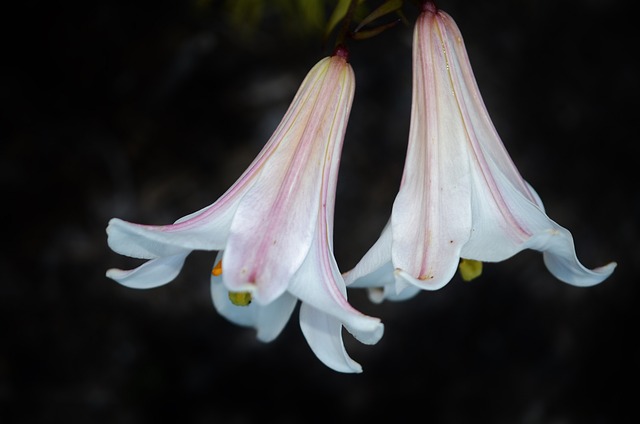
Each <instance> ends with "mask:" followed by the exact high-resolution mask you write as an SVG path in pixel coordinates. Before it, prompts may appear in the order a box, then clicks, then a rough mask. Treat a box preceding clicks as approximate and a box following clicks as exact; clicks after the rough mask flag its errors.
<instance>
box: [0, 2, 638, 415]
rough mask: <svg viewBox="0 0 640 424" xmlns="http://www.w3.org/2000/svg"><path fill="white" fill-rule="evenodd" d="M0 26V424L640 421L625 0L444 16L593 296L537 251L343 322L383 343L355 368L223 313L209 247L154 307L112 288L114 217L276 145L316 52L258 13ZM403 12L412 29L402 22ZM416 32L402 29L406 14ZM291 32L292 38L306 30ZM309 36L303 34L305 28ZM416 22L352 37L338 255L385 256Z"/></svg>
mask: <svg viewBox="0 0 640 424" xmlns="http://www.w3.org/2000/svg"><path fill="white" fill-rule="evenodd" d="M11 3H13V4H12V6H13V7H14V9H10V8H9V6H5V8H6V10H5V12H4V13H3V14H2V18H1V19H2V21H3V24H2V25H1V27H2V28H3V34H2V42H3V51H2V57H3V61H2V64H1V65H0V69H1V72H2V74H1V75H2V78H0V95H1V99H2V102H1V104H2V108H1V111H0V112H1V113H0V122H1V127H0V138H1V152H2V153H1V156H0V161H1V162H0V172H1V173H2V179H1V182H2V194H3V198H4V200H5V201H4V202H3V205H4V206H3V207H2V217H3V221H4V222H5V231H3V235H4V237H3V245H4V248H3V254H2V256H1V257H0V258H1V259H0V270H1V271H2V273H1V275H2V277H3V278H2V280H3V281H2V283H0V331H1V333H0V343H1V347H0V423H3V424H5V423H7V424H8V423H36V422H37V423H54V422H55V423H58V422H64V423H73V422H80V423H151V422H188V423H204V422H207V423H248V422H278V423H294V422H295V423H297V422H342V421H345V422H346V421H357V422H364V421H365V420H371V419H385V418H392V419H393V420H394V422H406V421H408V420H409V419H410V418H411V417H415V418H413V419H416V420H420V421H424V422H434V423H467V422H483V423H484V422H486V423H553V424H556V423H558V424H560V423H580V424H583V423H619V422H630V421H633V417H635V416H637V415H638V414H637V412H636V406H635V405H636V399H637V396H636V395H637V389H636V387H635V383H636V382H637V380H638V377H639V375H638V366H637V358H638V354H639V351H638V348H637V345H636V339H637V337H638V326H637V322H638V318H639V316H638V315H639V313H638V311H639V308H638V306H637V303H636V302H637V301H638V293H639V292H640V290H639V288H638V284H640V283H639V281H638V276H639V275H640V274H639V273H640V266H639V265H638V263H639V261H640V244H639V235H640V232H639V229H638V219H639V218H640V195H639V193H640V192H639V190H638V187H637V183H636V180H637V177H636V175H635V174H636V170H637V169H638V158H639V157H640V148H639V146H640V140H639V139H638V138H639V137H638V132H637V130H636V127H635V125H637V121H638V117H637V115H638V106H637V105H638V102H637V99H638V95H639V94H640V91H639V90H638V75H639V69H638V67H637V49H638V47H637V46H638V34H637V30H636V29H634V28H635V25H636V19H635V16H636V15H635V14H634V13H633V12H632V6H633V2H624V1H622V0H612V1H605V0H584V1H577V0H570V1H563V2H540V1H531V0H522V1H517V2H511V1H504V0H503V1H492V2H483V1H475V2H463V1H459V0H448V1H445V0H442V1H441V2H440V3H439V5H440V7H441V8H443V9H444V10H445V11H447V12H448V13H450V14H451V15H452V16H453V17H454V18H455V19H456V21H457V23H458V25H459V26H460V28H461V30H462V33H463V35H464V37H465V41H466V44H467V48H468V50H469V55H470V57H471V61H472V64H473V65H474V70H475V73H476V77H477V79H478V84H479V86H480V89H481V91H482V93H483V96H484V99H485V102H486V103H487V107H488V109H489V111H490V113H491V115H492V117H493V119H494V123H495V125H496V127H497V128H498V131H499V133H500V134H501V136H502V138H503V140H504V143H505V145H506V147H507V149H508V150H509V152H510V153H511V155H512V157H513V159H514V161H515V163H516V165H517V166H518V167H519V169H520V171H521V173H522V174H523V176H524V177H525V178H526V179H527V180H528V181H529V182H530V183H531V184H532V185H533V186H534V187H535V188H536V190H537V191H538V193H539V194H540V195H541V197H542V199H543V200H544V201H545V205H546V208H547V212H548V213H549V215H550V216H551V217H552V218H553V219H555V220H556V221H557V222H559V223H560V224H562V225H564V226H566V227H567V228H568V229H569V230H571V231H572V233H573V235H574V238H575V241H576V247H577V252H578V256H579V258H580V259H581V260H582V261H583V263H584V264H585V265H586V266H588V267H595V266H599V265H603V264H605V263H607V262H609V261H611V260H615V261H617V262H618V263H619V265H618V269H617V270H616V271H615V273H614V274H613V276H612V277H611V278H610V279H609V280H607V281H605V282H604V283H602V284H600V285H598V286H596V287H592V288H575V287H571V286H569V285H566V284H564V283H561V282H559V281H557V280H555V279H554V278H553V277H552V276H551V275H550V274H549V273H548V272H547V270H546V268H545V267H544V265H543V263H542V258H541V255H540V254H538V253H537V252H530V251H525V252H522V253H520V254H518V255H516V256H515V257H513V258H512V259H509V260H508V261H505V262H502V263H498V264H485V272H484V274H483V275H482V277H480V278H479V279H478V280H475V281H473V282H469V283H465V282H463V281H461V280H460V278H459V277H456V278H454V279H453V280H452V281H451V283H450V284H449V285H447V286H446V287H445V288H443V289H441V290H439V291H436V292H425V293H421V294H420V295H418V296H417V297H415V298H414V299H411V300H409V301H406V302H403V303H385V304H382V305H373V304H371V303H369V302H368V300H367V299H366V296H365V295H364V293H361V292H350V299H351V301H352V303H353V304H354V306H356V307H357V308H359V309H361V310H362V311H363V312H365V313H368V314H371V315H374V316H378V317H381V318H382V319H383V321H384V322H385V325H386V327H385V336H384V337H383V339H382V341H381V342H380V343H379V344H377V345H375V346H363V345H360V344H359V343H357V342H354V341H353V340H352V339H351V338H350V336H348V335H346V336H345V340H346V343H347V347H348V350H349V352H350V354H351V355H352V357H353V358H354V359H356V360H357V361H359V362H360V363H361V364H362V365H363V367H364V373H363V374H359V375H344V374H339V373H335V372H333V371H331V370H330V369H328V368H326V367H325V366H324V365H322V364H321V363H320V361H318V360H317V359H316V358H315V357H314V355H313V353H312V352H311V351H310V349H309V348H308V346H307V344H306V342H305V340H304V338H303V336H302V334H301V332H300V330H299V327H298V323H297V313H295V314H294V317H293V318H292V320H291V321H290V322H289V325H288V326H287V327H286V328H285V330H284V332H283V334H282V335H281V336H280V337H279V338H278V339H277V340H276V341H274V342H273V343H270V344H262V343H260V342H257V341H256V340H255V337H254V333H253V331H252V330H248V329H244V328H239V327H236V326H234V325H232V324H230V323H228V322H226V321H225V320H224V319H223V318H221V317H220V316H218V315H217V314H216V312H215V311H214V309H213V306H212V305H211V300H210V297H209V288H208V284H209V283H208V280H209V272H210V267H211V265H212V261H213V257H214V254H213V253H210V252H194V253H193V254H192V255H191V256H190V257H189V259H188V260H187V263H186V265H185V267H184V270H183V272H182V273H181V274H180V276H179V277H178V278H177V279H176V280H175V281H174V282H173V283H171V284H168V285H166V286H164V287H160V288H157V289H153V290H148V291H136V290H132V289H127V288H124V287H122V286H119V285H118V284H116V283H115V282H113V281H110V280H108V279H107V278H105V276H104V273H105V271H106V270H107V269H108V268H111V267H120V268H128V267H131V266H133V265H134V264H135V263H134V261H131V260H129V259H127V258H123V257H121V256H118V255H116V254H115V253H113V252H111V251H110V250H109V249H108V247H107V245H106V236H105V232H104V229H105V227H106V224H107V221H108V220H109V218H111V217H120V218H123V219H127V220H130V221H134V222H141V223H149V224H161V223H162V224H164V223H169V222H172V221H173V220H175V219H177V218H178V217H180V216H182V215H185V214H187V213H189V212H192V211H194V210H196V209H199V208H201V207H203V206H205V205H208V204H210V203H212V202H213V201H214V200H215V199H217V197H218V196H219V195H220V194H222V193H223V192H224V190H225V189H226V188H228V187H229V185H230V184H231V183H233V181H235V179H236V178H237V177H238V176H239V175H240V173H241V172H242V171H243V170H244V167H246V166H247V165H248V164H249V162H250V161H251V160H252V159H253V157H254V156H255V154H256V153H257V152H258V151H259V150H260V148H261V147H262V145H263V144H264V142H265V141H266V140H267V138H268V137H269V135H270V134H271V131H272V130H273V129H274V128H275V126H276V125H277V123H278V122H279V120H280V118H281V116H282V114H283V112H284V111H285V109H286V107H287V106H288V102H289V101H290V100H291V98H292V96H293V94H294V92H295V90H296V89H297V87H298V84H299V83H300V82H301V81H302V78H303V77H304V75H305V74H306V72H307V71H308V70H309V69H310V68H311V66H313V64H315V63H316V62H317V61H318V60H319V59H320V58H321V57H323V56H325V55H327V54H328V53H330V46H323V44H322V42H321V36H320V35H319V33H318V32H317V31H315V32H314V31H313V30H309V27H308V26H307V27H305V26H304V25H302V26H300V27H299V26H297V25H296V21H295V20H292V18H291V17H287V18H286V19H282V15H279V14H278V11H275V10H272V9H270V7H269V5H272V4H276V3H277V2H273V3H270V2H268V1H265V2H263V3H264V4H263V6H264V7H265V10H264V11H263V13H264V15H262V17H261V19H260V20H258V23H257V24H256V25H255V26H254V27H252V28H251V29H250V31H245V30H243V29H241V28H240V27H238V26H237V25H234V24H233V23H234V22H236V23H237V22H243V21H242V20H240V21H238V20H237V19H236V20H235V21H234V18H233V17H231V16H230V15H229V13H228V11H227V9H225V8H224V7H223V6H224V5H225V3H224V2H216V1H211V2H206V1H195V0H192V1H177V2H124V1H120V2H117V1H116V2H112V1H99V0H98V1H93V2H84V3H66V2H11ZM414 12H415V11H414ZM407 17H408V19H409V20H410V23H411V22H413V20H414V19H415V13H413V14H412V13H411V7H409V8H408V13H407ZM296 28H298V29H296ZM305 28H306V29H305ZM411 33H412V28H411V25H409V26H404V25H397V26H396V27H394V28H392V29H390V30H388V31H386V32H384V33H382V34H381V35H379V36H377V37H374V38H373V39H370V40H364V41H358V42H354V43H351V44H350V48H351V53H352V60H351V61H352V64H353V67H354V69H355V73H356V77H357V89H356V98H355V101H354V105H353V112H352V117H351V120H350V123H349V128H348V131H347V139H346V141H345V147H344V152H343V158H342V168H341V174H340V180H339V187H338V194H337V206H336V224H335V229H336V233H335V250H336V257H337V260H338V263H339V264H340V266H341V267H342V269H344V270H347V269H349V268H350V267H351V266H353V265H354V264H355V263H356V262H357V260H358V259H359V258H360V256H361V255H362V254H363V253H364V252H365V251H366V249H367V248H368V247H369V246H370V245H371V243H372V242H373V241H374V240H375V239H376V238H377V236H378V233H379V232H380V230H381V229H382V226H383V225H384V223H385V221H386V219H387V218H388V214H389V212H390V208H391V203H392V202H393V197H394V195H395V193H396V191H397V188H398V183H399V179H400V175H401V172H402V166H403V161H404V149H405V146H406V137H407V134H408V124H409V115H408V113H409V108H410V94H411Z"/></svg>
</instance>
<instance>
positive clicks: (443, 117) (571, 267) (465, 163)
mask: <svg viewBox="0 0 640 424" xmlns="http://www.w3.org/2000/svg"><path fill="white" fill-rule="evenodd" d="M412 96H413V99H412V110H411V122H410V130H409V142H408V149H407V155H406V162H405V168H404V173H403V177H402V181H401V186H400V190H399V192H398V194H397V196H396V199H395V201H394V204H393V209H392V214H391V219H390V223H388V224H387V226H386V227H385V228H384V230H383V232H382V235H381V236H380V238H379V239H378V241H377V242H376V243H375V244H374V245H373V246H372V247H371V249H370V250H369V251H368V252H367V253H366V254H365V256H364V257H363V258H362V259H361V261H360V262H359V263H358V264H357V265H356V266H355V267H354V269H352V270H351V271H349V272H348V273H346V274H345V281H346V282H347V285H348V286H349V287H373V289H372V290H371V291H370V297H371V299H372V300H374V301H381V300H382V299H384V298H387V299H396V300H399V299H403V298H407V297H410V296H412V295H414V294H416V293H417V292H418V291H419V290H423V289H426V290H436V289H439V288H441V287H443V286H444V285H445V284H447V283H448V282H449V281H450V280H451V278H452V277H453V276H454V274H455V272H456V269H457V268H458V266H459V263H460V259H461V258H466V259H470V260H473V261H484V262H498V261H503V260H505V259H507V258H509V257H511V256H513V255H515V254H516V253H518V252H520V251H522V250H524V249H534V250H538V251H541V252H543V257H544V263H545V264H546V266H547V268H548V269H549V271H550V272H551V273H552V274H553V275H554V276H555V277H556V278H558V279H559V280H561V281H564V282H566V283H569V284H572V285H575V286H591V285H594V284H598V283H600V282H601V281H603V280H604V279H606V278H607V277H608V276H609V275H611V273H612V272H613V270H614V268H615V266H616V264H615V263H610V264H608V265H606V266H603V267H600V268H596V269H593V270H589V269H587V268H585V267H584V266H583V265H582V264H581V263H580V262H579V261H578V259H577V257H576V253H575V247H574V243H573V237H572V236H571V233H570V232H569V231H567V230H566V229H565V228H563V227H561V226H560V225H558V224H557V223H555V222H554V221H553V220H551V219H550V218H549V217H548V216H547V215H546V213H545V211H544V207H543V205H542V201H541V200H540V197H539V196H538V195H537V193H536V192H535V191H534V190H533V188H532V187H531V186H530V185H529V184H528V183H527V182H526V181H525V180H524V179H523V178H522V177H521V176H520V174H519V172H518V170H517V169H516V167H515V165H514V164H513V162H512V160H511V158H510V157H509V155H508V153H507V151H506V150H505V147H504V145H503V144H502V141H501V140H500V137H499V136H498V134H497V132H496V129H495V128H494V126H493V123H492V122H491V119H490V118H489V114H488V112H487V109H486V107H485V105H484V103H483V100H482V97H481V96H480V91H479V90H478V86H477V84H476V80H475V78H474V75H473V72H472V69H471V65H470V63H469V58H468V56H467V52H466V49H465V46H464V42H463V39H462V35H461V33H460V30H459V29H458V27H457V25H456V24H455V22H454V21H453V19H452V18H451V17H450V16H449V15H448V14H447V13H445V12H443V11H441V10H438V9H437V8H436V7H435V5H434V4H433V3H432V2H426V3H425V4H424V8H423V11H422V14H421V15H420V17H419V18H418V21H417V23H416V26H415V31H414V39H413V94H412ZM467 262H468V261H467ZM467 265H471V267H469V268H475V267H474V266H473V265H474V264H473V262H470V263H467ZM469 270H470V272H469V275H473V274H477V272H478V270H477V268H476V269H473V270H472V269H469Z"/></svg>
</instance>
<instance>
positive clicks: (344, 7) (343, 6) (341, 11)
mask: <svg viewBox="0 0 640 424" xmlns="http://www.w3.org/2000/svg"><path fill="white" fill-rule="evenodd" d="M350 3H351V0H338V4H337V5H336V7H335V9H333V12H332V13H331V17H330V18H329V21H328V22H327V27H326V28H325V31H324V39H325V40H326V39H328V38H329V34H331V32H332V31H333V30H334V29H335V27H336V25H338V22H340V21H341V20H342V19H344V17H345V16H346V15H347V12H348V11H349V4H350Z"/></svg>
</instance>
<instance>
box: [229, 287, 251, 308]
mask: <svg viewBox="0 0 640 424" xmlns="http://www.w3.org/2000/svg"><path fill="white" fill-rule="evenodd" d="M229 300H230V301H231V303H233V304H234V305H236V306H247V305H249V303H251V293H250V292H232V291H230V292H229Z"/></svg>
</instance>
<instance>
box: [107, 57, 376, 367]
mask: <svg viewBox="0 0 640 424" xmlns="http://www.w3.org/2000/svg"><path fill="white" fill-rule="evenodd" d="M354 90H355V77H354V74H353V69H352V68H351V65H350V64H349V63H348V62H347V52H346V50H345V49H340V48H339V49H337V50H336V53H335V54H334V55H333V56H330V57H326V58H324V59H322V60H321V61H320V62H318V63H317V64H316V65H315V66H314V67H313V69H311V71H310V72H309V74H308V75H307V77H306V78H305V80H304V81H303V83H302V85H301V87H300V88H299V90H298V92H297V94H296V96H295V98H294V99H293V102H292V104H291V106H290V107H289V109H288V111H287V112H286V114H285V116H284V118H283V119H282V122H281V123H280V125H279V126H278V127H277V128H276V130H275V132H274V134H273V135H272V137H271V138H270V139H269V141H268V142H267V144H266V145H265V147H264V149H263V150H262V151H261V152H260V153H259V155H258V156H257V158H256V159H255V160H254V161H253V163H251V165H250V166H249V168H248V169H247V170H246V171H245V172H244V174H242V176H241V177H240V179H238V181H236V183H235V184H234V185H233V186H232V187H231V188H229V190H227V192H226V193H224V194H223V195H222V197H220V198H219V199H218V200H217V201H216V202H215V203H213V204H212V205H210V206H208V207H206V208H204V209H201V210H199V211H197V212H195V213H192V214H190V215H187V216H185V217H183V218H180V219H178V220H177V221H176V222H175V223H174V224H173V225H162V226H150V225H140V224H133V223H129V222H125V221H122V220H120V219H112V220H111V221H110V222H109V225H108V227H107V234H108V243H109V246H110V247H111V249H113V250H114V251H115V252H117V253H120V254H122V255H126V256H130V257H134V258H141V259H148V261H147V262H145V263H144V264H142V265H141V266H139V267H138V268H135V269H133V270H129V271H123V270H118V269H110V270H109V271H107V276H108V277H110V278H112V279H114V280H115V281H117V282H118V283H120V284H122V285H124V286H127V287H133V288H151V287H157V286H160V285H163V284H166V283H168V282H170V281H171V280H173V279H174V278H175V277H176V276H177V275H178V273H179V272H180V270H181V268H182V265H183V263H184V261H185V259H186V257H187V255H188V254H189V253H191V252H192V251H193V250H210V251H218V258H217V259H216V262H215V264H216V265H215V267H214V268H213V271H212V277H211V292H212V296H213V301H214V305H215V307H216V309H217V310H218V311H219V312H220V313H221V314H222V315H223V316H225V317H226V318H227V319H229V320H230V321H232V322H234V323H237V324H240V325H244V326H250V327H254V328H255V329H256V330H257V336H258V338H259V339H260V340H262V341H265V342H267V341H271V340H273V339H274V338H275V337H276V336H277V335H278V334H279V333H280V331H281V330H282V329H283V327H284V326H285V324H286V323H287V321H288V319H289V317H290V315H291V313H292V311H293V310H294V307H295V305H296V303H297V300H298V299H299V300H300V301H301V302H302V304H301V307H300V326H301V328H302V331H303V334H304V336H305V338H306V339H307V342H308V343H309V345H310V347H311V349H312V350H313V352H314V353H315V354H316V356H317V357H318V358H319V359H320V360H321V361H322V362H323V363H325V364H326V365H327V366H329V367H330V368H332V369H334V370H336V371H340V372H361V371H362V369H361V367H360V365H359V364H358V363H357V362H355V361H354V360H352V359H351V358H350V357H349V356H348V354H347V353H346V350H345V347H344V343H343V340H342V335H341V331H342V327H343V326H344V327H345V328H346V329H347V330H348V331H349V332H350V333H351V334H352V335H353V336H354V337H355V338H356V339H358V340H359V341H361V342H363V343H366V344H374V343H376V342H377V341H378V340H379V339H380V338H381V337H382V333H383V325H382V324H381V323H380V320H379V319H377V318H373V317H369V316H366V315H364V314H362V313H360V312H358V311H357V310H355V309H354V308H353V307H352V306H350V304H349V303H348V302H347V295H346V286H345V283H344V280H343V277H342V275H341V273H340V271H339V269H338V266H337V264H336V260H335V258H334V254H333V213H334V203H335V189H336V182H337V177H338V168H339V163H340V155H341V151H342V143H343V141H344V135H345V131H346V126H347V121H348V118H349V113H350V110H351V104H352V101H353V95H354Z"/></svg>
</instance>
